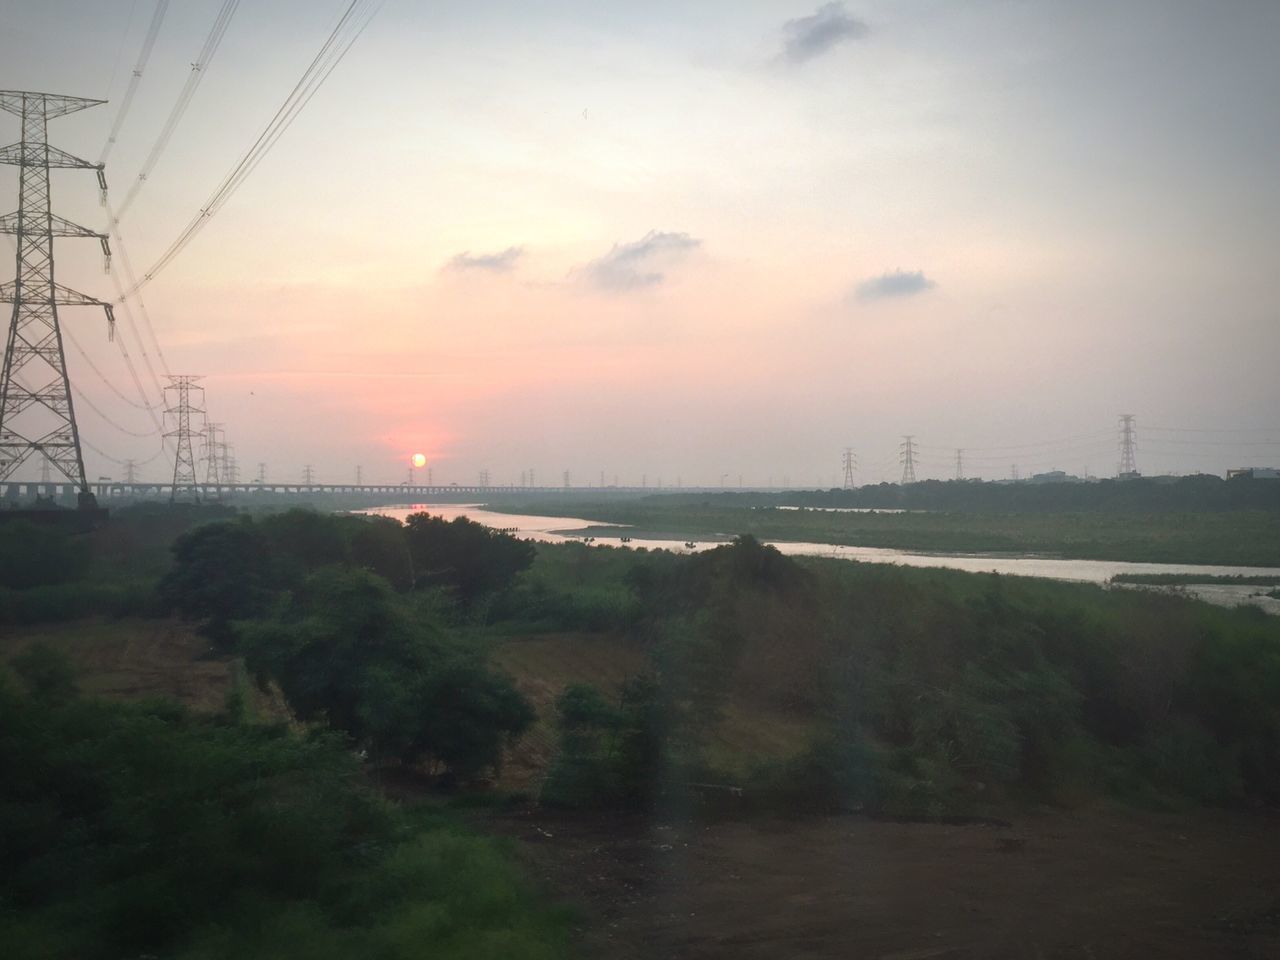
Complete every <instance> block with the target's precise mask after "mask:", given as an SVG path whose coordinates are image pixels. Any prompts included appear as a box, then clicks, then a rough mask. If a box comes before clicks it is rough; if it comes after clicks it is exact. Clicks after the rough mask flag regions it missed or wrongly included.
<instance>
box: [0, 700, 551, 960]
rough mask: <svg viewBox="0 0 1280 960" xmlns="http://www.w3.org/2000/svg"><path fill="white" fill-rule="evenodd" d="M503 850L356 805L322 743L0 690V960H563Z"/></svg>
mask: <svg viewBox="0 0 1280 960" xmlns="http://www.w3.org/2000/svg"><path fill="white" fill-rule="evenodd" d="M565 933H566V929H565V923H564V920H563V918H562V917H560V916H558V915H556V914H553V913H551V912H549V911H547V910H545V909H543V908H541V907H539V906H538V905H537V904H536V903H534V901H533V899H532V897H531V896H530V894H529V892H528V890H527V889H526V887H525V885H524V884H523V882H522V881H521V880H520V879H519V877H518V876H517V874H516V873H515V872H514V870H513V868H512V866H511V863H510V859H509V857H508V856H507V855H506V853H505V851H504V850H503V848H502V847H501V846H500V845H499V844H497V843H495V842H494V841H491V840H484V839H479V838H476V837H473V836H470V835H469V834H467V833H465V832H464V831H462V830H461V829H459V827H458V826H457V825H455V824H453V823H451V822H449V821H447V820H444V819H443V818H441V817H440V816H438V815H436V816H433V817H431V818H425V817H424V818H419V819H416V820H415V819H414V818H409V817H406V816H404V815H402V814H400V813H398V812H397V811H396V810H394V809H392V808H390V807H389V806H388V805H387V804H386V803H385V802H383V801H380V800H379V799H378V798H377V797H376V796H374V795H373V794H372V793H371V791H370V790H369V789H368V787H367V785H366V783H365V781H364V780H363V778H362V777H361V776H360V774H359V771H358V769H357V767H356V765H355V763H354V762H353V760H352V759H351V757H350V756H349V755H348V754H347V753H346V752H345V751H343V750H342V749H341V748H340V746H339V745H337V744H335V743H334V742H333V740H332V738H329V737H323V736H322V737H315V736H312V737H308V738H305V739H304V738H299V737H297V736H294V735H292V734H290V733H289V732H287V731H286V730H285V729H283V728H262V727H249V726H242V725H238V724H233V723H227V722H225V721H223V722H219V721H215V720H209V719H198V718H196V717H194V716H192V715H190V714H188V713H186V712H185V711H183V710H181V709H179V708H177V707H174V706H170V705H164V704H153V705H120V704H106V703H94V702H87V701H81V700H75V699H70V700H53V699H48V698H41V699H34V698H29V697H23V696H21V695H19V694H18V693H17V692H16V691H15V690H14V689H13V688H12V686H11V685H9V686H6V685H4V684H2V683H0V944H3V945H4V955H5V957H6V960H116V958H119V957H140V956H147V955H150V956H166V957H175V958H185V960H212V958H223V957H245V958H259V960H268V958H270V960H293V958H297V960H303V958H307V960H314V958H317V957H320V958H334V960H338V958H345V957H352V956H376V957H380V958H384V960H410V958H419V957H423V956H431V957H432V958H456V960H462V958H474V957H504V958H507V957H509V958H512V960H552V958H559V957H562V956H564V955H565V949H566V944H565V939H566V937H565Z"/></svg>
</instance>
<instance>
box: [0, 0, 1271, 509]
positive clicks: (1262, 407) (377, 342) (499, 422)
mask: <svg viewBox="0 0 1280 960" xmlns="http://www.w3.org/2000/svg"><path fill="white" fill-rule="evenodd" d="M347 2H348V0H272V2H260V3H243V4H241V5H240V7H239V9H238V10H237V11H236V13H235V16H234V18H233V20H232V21H231V23H230V25H229V26H228V28H227V31H226V35H225V39H224V41H223V43H222V45H221V46H220V47H219V49H218V51H217V54H216V56H215V58H214V59H213V61H212V62H211V63H209V64H208V65H207V66H206V67H205V69H204V70H203V74H202V79H201V84H200V86H199V88H198V90H197V93H196V95H195V96H194V98H193V100H192V102H191V105H190V108H189V109H188V111H187V112H186V114H185V115H184V117H183V120H182V123H181V124H180V126H179V127H178V128H177V130H176V131H175V133H174V135H173V137H172V139H171V140H170V142H169V145H168V147H167V148H166V149H165V151H164V152H163V153H162V155H161V156H160V159H159V161H158V162H157V164H156V166H155V168H154V169H153V171H152V172H151V174H150V175H149V176H148V178H147V180H146V181H145V183H144V184H143V188H142V189H141V190H140V191H139V193H138V197H137V200H136V202H134V203H133V204H132V205H131V206H130V208H129V209H128V210H127V211H126V213H125V215H124V217H123V218H122V221H121V224H120V230H121V234H122V237H123V239H124V241H125V242H126V244H127V246H126V251H127V255H128V258H129V261H130V263H131V264H132V266H133V269H134V270H135V271H136V272H137V273H138V274H142V273H143V272H145V271H146V270H147V269H148V268H149V266H150V265H151V264H152V263H153V262H154V261H155V260H156V259H157V258H158V257H159V256H160V255H161V254H162V253H163V252H164V250H165V249H166V248H167V247H168V246H169V244H170V243H171V242H172V240H173V239H174V238H175V237H176V236H177V235H178V233H179V232H180V231H181V230H182V229H183V227H184V226H185V225H186V224H187V223H188V221H190V219H191V218H192V216H193V215H195V214H196V213H197V212H198V211H199V210H200V209H201V207H202V205H203V204H204V203H205V202H206V200H207V199H208V198H209V196H210V195H211V193H212V192H213V190H214V188H215V187H216V186H217V184H218V183H219V181H220V180H221V179H222V178H223V177H224V176H225V175H226V174H227V172H228V170H230V169H231V167H232V166H233V165H234V164H235V163H236V161H237V160H238V159H239V157H240V156H241V155H242V154H243V153H244V152H245V151H246V150H247V149H248V148H249V146H250V145H251V144H252V143H253V142H254V140H255V138H257V136H258V135H259V133H260V132H261V131H262V129H263V127H264V126H265V124H266V123H267V122H268V121H269V120H270V119H271V117H272V115H273V114H274V113H275V111H276V110H277V108H278V107H279V106H280V104H281V102H282V101H283V100H284V98H285V97H286V95H287V94H288V93H289V91H290V89H291V88H292V87H293V85H294V84H295V83H296V82H297V79H298V77H299V76H300V75H301V74H302V71H303V70H304V69H305V68H306V66H307V64H308V62H310V60H311V58H312V57H313V56H314V55H315V53H316V51H317V50H318V49H319V47H320V45H321V43H323V41H324V38H325V37H326V36H327V35H328V32H329V30H330V29H331V27H332V26H333V24H334V22H335V21H336V20H337V18H338V16H339V15H340V13H341V11H342V9H343V8H344V7H345V6H346V5H347ZM154 6H155V4H154V3H153V0H94V2H92V3H88V2H85V0H0V22H3V23H4V25H5V29H4V32H3V34H0V88H4V89H25V90H45V91H50V92H59V93H68V94H74V95H78V96H87V97H96V98H105V99H108V100H109V101H111V102H109V103H108V104H107V105H104V106H99V107H96V108H93V109H92V110H88V111H84V112H82V113H78V114H75V115H72V116H68V117H65V118H62V119H59V120H57V121H54V122H52V123H51V125H50V135H51V140H52V141H53V142H54V143H56V144H57V145H59V146H61V147H63V148H64V149H67V150H70V151H71V152H73V153H77V154H79V155H81V156H85V157H88V158H91V159H92V158H96V157H97V156H98V155H99V154H100V153H101V151H102V150H103V147H104V144H105V142H106V138H107V135H108V131H109V129H110V128H111V126H112V123H113V121H114V119H115V117H116V115H117V110H118V107H119V102H120V99H121V97H122V96H123V94H124V92H125V89H126V86H127V84H128V82H129V79H130V76H131V72H132V70H133V67H134V64H135V62H136V61H137V59H138V56H139V52H140V50H141V47H142V44H143V38H144V34H145V33H146V30H147V26H148V22H149V21H150V19H151V16H152V11H153V9H154ZM221 6H222V0H177V2H173V3H171V4H170V5H169V8H168V11H167V13H166V15H165V18H164V21H163V23H162V25H161V28H160V32H159V34H158V35H157V39H156V43H155V47H154V51H153V53H152V56H151V58H150V60H149V62H148V63H147V66H146V69H145V71H144V72H143V76H142V78H141V79H140V80H139V82H138V85H137V93H136V97H135V99H134V101H133V103H132V106H131V108H130V110H129V112H128V113H127V115H126V116H125V117H124V120H123V123H122V125H121V127H120V134H119V137H118V140H117V142H116V143H115V145H114V146H113V147H112V150H111V152H110V154H109V158H108V160H107V177H108V180H109V182H110V183H111V185H112V197H113V200H115V199H118V198H121V197H123V196H124V195H125V193H126V192H127V191H128V189H129V187H130V186H131V184H133V183H134V182H136V180H137V174H138V170H139V169H140V167H141V166H142V163H143V161H144V159H145V157H146V156H147V153H148V151H149V150H150V148H151V145H152V143H153V142H154V141H155V139H156V136H157V134H158V133H159V130H160V128H161V126H162V124H163V123H164V120H165V117H166V116H167V115H168V113H169V110H170V108H171V106H172V104H173V102H174V100H175V98H176V97H177V95H178V92H179V90H180V89H181V87H182V85H183V83H184V82H185V81H186V80H187V77H188V75H189V73H190V70H191V64H192V62H193V61H195V60H196V59H197V55H198V51H199V50H200V48H201V46H202V44H203V43H204V41H205V38H206V36H207V35H208V33H209V31H210V28H211V26H212V24H213V22H214V18H215V16H216V15H217V13H218V11H219V8H220V7H221ZM1278 37H1280V4H1277V3H1275V2H1270V0H1256V2H1255V0H1227V2H1208V0H1205V2H1184V0H1159V2H1156V0H1150V2H1147V0H1128V2H1126V3H1123V4H1115V3H1111V2H1101V0H1080V2H1073V3H1061V2H1047V0H1046V2H1037V0H982V2H979V0H973V2H966V0H946V2H944V0H893V2H890V0H872V2H852V0H850V2H845V3H840V2H834V3H821V2H814V0H804V2H794V0H785V2H784V0H768V2H763V0H762V2H752V0H698V2H696V3H690V2H688V0H683V2H667V0H651V2H648V3H644V4H638V3H621V2H610V0H591V2H587V0H542V2H539V3H537V4H529V3H522V2H515V0H511V2H505V0H493V2H489V0H479V2H477V0H470V2H467V3H461V2H422V0H386V2H385V4H384V5H383V6H382V7H381V9H380V11H379V13H378V15H377V17H376V18H375V19H374V20H373V21H372V23H371V24H370V26H369V27H368V29H367V30H366V31H365V33H364V34H363V35H362V36H361V37H360V39H359V40H358V41H357V43H356V44H355V46H354V47H353V48H352V49H351V52H350V54H349V55H348V56H347V57H346V58H345V59H344V60H343V61H342V62H341V63H340V64H339V66H338V67H337V68H336V70H335V71H334V72H333V74H332V75H331V77H330V78H329V80H328V81H327V83H326V84H325V85H324V87H323V88H322V89H320V91H319V92H318V93H317V94H316V95H315V97H314V98H313V99H312V100H311V101H310V102H309V104H308V106H307V107H306V109H305V110H304V111H303V113H302V114H301V115H300V116H299V118H298V120H297V121H296V122H295V123H294V124H293V125H292V126H290V127H289V129H288V130H287V131H286V133H285V134H284V135H283V136H282V137H281V139H280V140H279V141H278V143H277V145H276V146H275V147H274V148H273V149H272V150H271V152H270V153H269V154H268V155H267V156H266V158H265V159H264V160H263V161H262V162H261V164H260V165H259V166H258V167H256V168H255V170H254V172H253V174H252V176H251V177H249V178H248V179H247V180H246V181H245V182H244V184H243V186H242V187H241V188H240V189H239V190H238V191H237V192H236V193H235V194H234V196H233V197H232V198H231V199H230V200H229V201H228V202H227V203H226V204H225V206H223V207H222V208H221V209H220V210H219V211H218V212H217V213H216V215H215V216H213V217H212V218H210V220H209V222H208V223H207V225H206V226H205V228H204V229H203V231H202V232H201V233H200V234H199V235H198V236H197V238H196V239H195V240H193V242H191V243H190V244H189V245H188V246H187V247H186V248H185V249H184V250H183V252H182V253H181V255H180V256H179V257H178V258H177V259H175V260H174V261H173V262H172V263H171V264H170V265H169V266H168V267H167V268H166V269H165V270H164V271H163V272H161V273H160V274H158V275H157V276H156V277H155V279H154V280H153V281H151V282H150V283H149V284H148V285H147V286H146V287H145V288H144V289H143V290H142V299H143V301H144V302H145V309H146V313H147V316H148V317H149V318H150V322H151V324H152V326H153V327H154V330H155V334H156V339H157V341H158V343H159V346H160V351H161V352H162V355H161V352H157V350H156V349H155V348H154V347H148V346H147V343H148V340H147V339H146V337H145V335H144V336H143V339H142V342H141V343H139V340H138V339H137V337H136V335H135V333H134V332H133V330H132V329H131V327H130V324H129V321H128V318H127V317H125V316H123V315H122V317H121V325H120V326H121V328H120V331H119V332H120V338H121V340H122V341H123V343H124V345H125V347H126V349H127V350H128V351H129V353H130V356H131V357H132V360H133V362H134V365H135V367H136V368H137V369H138V372H139V380H140V381H141V383H142V389H143V391H144V392H145V393H146V394H147V395H148V397H149V402H151V403H153V404H157V405H158V404H159V403H160V393H159V390H158V389H157V387H156V386H155V385H154V381H155V380H156V379H163V375H164V373H165V372H166V371H168V372H171V373H179V374H200V375H203V376H204V380H203V381H202V382H203V384H204V386H205V388H206V404H207V408H208V412H209V414H208V415H209V417H210V418H211V419H213V420H215V421H218V422H221V423H224V424H225V425H226V427H225V429H226V438H227V441H228V443H230V444H231V445H232V446H233V448H234V452H235V455H236V457H237V459H238V461H239V463H240V467H241V472H242V474H243V475H245V476H254V475H256V474H257V471H258V464H259V463H264V464H265V465H266V467H265V469H266V474H267V477H268V479H270V480H278V481H293V480H299V479H301V477H302V471H303V468H304V466H305V465H308V464H309V465H311V466H312V467H313V470H314V476H315V477H316V479H317V480H320V481H325V482H349V481H351V480H352V479H353V478H354V474H355V468H356V465H360V466H361V467H362V468H363V470H362V474H363V477H364V478H365V479H366V480H370V481H380V482H399V481H401V480H403V479H405V477H406V474H407V465H408V460H409V457H410V456H411V455H412V454H413V453H416V452H421V453H424V454H425V455H426V456H427V457H428V460H429V464H430V467H431V470H432V477H433V479H434V480H435V481H436V482H458V483H474V482H475V481H476V479H477V477H478V475H479V473H480V471H481V470H487V471H488V472H489V476H490V478H491V482H493V483H494V484H505V483H512V482H517V481H518V480H519V479H520V477H521V475H522V474H526V472H527V471H532V472H533V475H534V476H535V477H536V478H537V481H538V482H539V483H541V484H550V485H559V484H561V483H562V482H563V478H564V472H565V471H568V473H569V477H570V482H571V484H573V485H575V486H584V485H597V484H599V483H600V482H601V479H602V478H603V479H604V482H606V483H613V482H614V481H615V478H616V480H617V482H618V483H621V484H624V485H637V486H638V485H640V484H641V482H644V483H645V484H647V485H648V486H657V485H659V484H661V485H662V486H673V485H675V484H676V483H677V482H679V483H681V484H683V485H684V486H701V485H719V484H721V483H725V484H727V485H730V486H735V485H737V484H738V482H739V478H741V482H742V483H743V484H745V485H747V486H763V485H782V484H784V483H786V484H789V485H791V486H814V485H818V484H821V485H823V486H830V485H833V484H837V483H839V482H840V480H841V476H842V475H841V454H842V451H843V450H844V449H845V448H846V447H851V448H853V450H854V451H855V453H856V455H857V458H858V462H859V470H858V474H857V479H858V481H859V482H861V483H871V482H878V481H881V480H894V479H897V478H898V477H899V476H900V474H901V468H900V466H899V444H900V442H901V440H902V436H903V435H907V434H910V435H912V436H914V437H915V441H916V443H917V444H918V445H919V446H918V451H919V452H918V458H917V462H918V466H917V471H916V472H917V476H918V477H921V478H923V477H939V478H946V477H950V476H954V474H955V471H956V465H955V459H956V457H955V451H956V449H957V448H961V449H963V450H964V451H965V452H964V454H963V470H964V473H965V475H967V476H982V477H987V478H1003V477H1007V476H1009V475H1010V474H1011V472H1012V471H1013V470H1014V469H1015V467H1016V469H1017V470H1018V471H1019V473H1020V474H1021V475H1024V476H1025V475H1027V474H1030V473H1034V472H1038V471H1042V470H1049V469H1063V470H1066V471H1068V472H1070V473H1075V474H1081V473H1084V472H1085V471H1088V472H1090V473H1092V474H1096V475H1102V476H1106V475H1111V474H1114V472H1115V470H1116V468H1117V463H1118V458H1119V454H1118V450H1117V417H1118V415H1119V414H1121V413H1131V414H1134V415H1135V416H1136V418H1137V429H1138V440H1139V447H1138V465H1139V468H1140V469H1141V470H1142V472H1144V473H1150V474H1156V473H1165V472H1193V471H1197V470H1204V471H1207V472H1214V473H1222V472H1224V471H1225V470H1226V469H1227V468H1228V467H1238V466H1249V465H1277V464H1278V463H1280V427H1277V425H1276V416H1275V415H1276V412H1277V410H1278V409H1280V377H1278V376H1277V375H1276V361H1277V358H1280V291H1278V288H1277V276H1276V262H1277V261H1276V255H1277V253H1276V252H1277V249H1280V178H1277V177H1276V176H1275V158H1276V156H1277V155H1280V111H1277V110H1276V109H1275V104H1276V103H1277V102H1278V101H1280V58H1277V57H1275V55H1274V50H1275V43H1276V39H1277V38H1278ZM16 139H17V122H16V118H13V117H10V116H8V115H2V114H0V141H3V142H8V141H10V140H16ZM0 196H4V197H9V198H14V197H15V196H16V175H15V174H14V172H13V168H4V170H2V171H0ZM54 202H55V208H56V210H57V211H58V212H59V213H61V214H62V215H63V216H66V217H69V218H70V219H73V220H77V221H78V222H81V223H85V224H86V225H94V226H97V227H100V226H101V225H102V224H103V223H104V222H105V214H104V212H103V210H102V209H101V208H100V207H99V206H98V204H97V196H96V190H95V189H94V186H93V181H92V176H91V175H90V174H86V173H78V172H60V173H57V174H55V179H54ZM0 206H6V207H11V206H16V200H14V199H9V200H5V201H0ZM59 244H60V245H59V247H58V272H59V278H60V281H61V282H64V283H67V284H70V285H72V286H75V287H77V288H78V289H81V290H83V291H85V292H87V293H90V294H93V295H96V296H100V297H103V298H104V299H110V298H111V296H112V287H111V281H110V280H109V278H108V277H106V276H104V275H103V272H102V266H101V262H100V257H97V256H96V255H95V254H94V252H93V251H94V246H93V244H92V243H91V242H88V241H77V240H63V241H59ZM4 249H8V250H12V247H11V246H9V247H8V248H4V247H3V246H0V250H4ZM120 259H121V258H120V254H119V252H117V256H116V260H115V263H116V269H117V270H119V269H120ZM9 276H10V274H9V270H8V268H7V267H4V266H3V265H2V264H0V279H8V278H9ZM131 313H133V314H134V317H133V321H134V324H135V325H138V326H141V325H142V322H143V321H142V319H141V308H139V307H138V306H137V305H136V304H134V305H133V309H132V311H131ZM62 324H63V326H64V328H66V329H68V330H71V331H73V334H74V338H75V341H76V345H78V346H74V345H73V347H72V348H69V349H68V361H67V362H68V365H69V368H70V372H71V376H72V379H73V382H75V384H76V386H77V389H78V390H79V391H80V393H81V395H82V396H83V397H84V398H86V402H83V403H82V402H80V401H79V400H78V401H77V403H78V410H77V413H78V416H79V420H80V425H81V433H82V436H83V437H84V439H85V441H86V443H87V444H89V445H90V446H91V449H86V461H87V463H88V468H89V472H90V474H91V475H92V476H117V477H118V476H120V475H121V473H122V469H123V468H122V467H121V465H120V461H122V460H124V459H126V458H133V459H135V460H137V461H139V462H143V461H146V463H145V465H144V466H140V467H139V468H138V473H139V475H140V476H142V477H147V478H152V477H154V478H157V479H158V478H161V477H164V476H165V475H166V473H167V472H171V471H172V461H171V460H170V459H168V454H166V453H163V452H162V448H161V446H160V443H159V440H158V438H157V437H156V436H155V435H154V433H155V427H154V425H153V423H152V420H151V419H150V417H149V415H148V414H147V412H146V411H145V410H143V409H140V405H139V404H140V402H139V400H138V394H137V387H135V385H134V383H133V380H132V378H131V376H130V374H129V372H128V369H127V367H126V364H125V360H124V358H123V356H122V353H121V351H120V349H119V347H118V346H117V345H116V344H113V343H110V342H108V340H107V337H106V332H105V325H104V323H103V321H102V318H101V312H100V311H98V312H94V311H92V310H83V309H64V310H63V313H62ZM144 352H145V353H146V356H143V354H144ZM86 358H87V359H86ZM148 367H150V370H148ZM151 371H154V373H155V375H156V377H155V378H153V377H152V376H151ZM99 372H100V373H101V376H99ZM126 398H128V399H126ZM90 404H91V406H90ZM120 428H124V429H123V430H122V429H120ZM126 431H127V432H126ZM139 433H140V434H144V436H141V437H138V436H133V435H132V434H139ZM148 433H151V434H153V435H151V436H145V434H148ZM148 458H151V459H148ZM526 475H527V474H526ZM417 479H418V480H420V481H421V480H423V479H424V473H423V471H419V472H418V476H417Z"/></svg>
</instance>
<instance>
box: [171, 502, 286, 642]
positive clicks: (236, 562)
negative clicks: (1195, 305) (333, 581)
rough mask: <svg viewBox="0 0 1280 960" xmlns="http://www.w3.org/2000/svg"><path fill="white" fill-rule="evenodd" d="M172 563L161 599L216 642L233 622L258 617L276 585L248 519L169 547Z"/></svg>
mask: <svg viewBox="0 0 1280 960" xmlns="http://www.w3.org/2000/svg"><path fill="white" fill-rule="evenodd" d="M173 556H174V565H173V569H172V570H170V571H169V573H167V574H166V575H165V577H164V579H163V580H161V581H160V588H159V591H160V596H161V597H162V599H163V600H164V602H165V603H166V604H168V605H169V606H170V607H171V608H173V609H176V610H177V611H178V612H179V613H180V614H182V615H183V616H184V617H187V618H189V619H193V620H199V621H201V629H202V631H203V632H204V633H205V634H206V635H207V636H208V637H210V638H211V639H213V640H215V641H217V642H219V643H223V644H226V643H229V642H230V640H231V623H232V621H233V620H243V619H245V618H247V617H253V616H257V615H258V614H260V613H262V612H263V611H264V610H265V609H266V608H267V605H268V603H269V602H270V599H271V590H272V586H273V584H274V583H275V578H274V576H273V570H272V563H271V556H270V554H269V552H268V544H267V540H266V538H265V537H264V536H263V535H262V532H261V531H260V530H259V529H258V528H257V527H256V526H255V525H254V524H253V522H252V521H251V520H249V519H247V518H246V519H239V520H230V521H223V522H220V523H210V524H206V525H205V526H202V527H197V528H196V529H194V530H192V531H190V532H188V533H184V534H183V535H182V536H180V537H178V539H177V540H176V541H174V544H173Z"/></svg>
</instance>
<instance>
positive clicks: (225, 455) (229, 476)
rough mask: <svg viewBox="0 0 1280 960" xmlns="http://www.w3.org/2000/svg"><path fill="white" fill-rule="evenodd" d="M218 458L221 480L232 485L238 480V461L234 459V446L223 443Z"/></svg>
mask: <svg viewBox="0 0 1280 960" xmlns="http://www.w3.org/2000/svg"><path fill="white" fill-rule="evenodd" d="M218 459H219V460H220V461H221V464H222V482H223V483H225V484H226V485H227V486H229V487H234V486H235V485H236V484H238V483H239V482H240V461H238V460H237V459H236V455H235V452H234V448H233V447H230V446H228V445H227V444H225V443H224V444H223V445H222V450H221V452H220V453H219V455H218Z"/></svg>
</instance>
